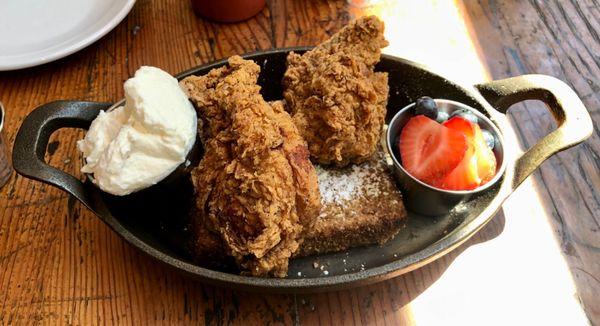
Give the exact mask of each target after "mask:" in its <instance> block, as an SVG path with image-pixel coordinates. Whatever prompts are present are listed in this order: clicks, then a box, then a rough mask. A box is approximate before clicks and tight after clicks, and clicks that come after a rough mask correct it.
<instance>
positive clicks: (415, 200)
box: [384, 99, 506, 216]
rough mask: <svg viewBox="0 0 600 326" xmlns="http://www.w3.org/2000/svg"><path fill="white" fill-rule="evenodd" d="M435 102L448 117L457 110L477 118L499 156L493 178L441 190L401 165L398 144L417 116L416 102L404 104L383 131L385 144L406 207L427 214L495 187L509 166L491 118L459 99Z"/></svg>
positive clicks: (437, 212) (498, 132) (450, 208)
mask: <svg viewBox="0 0 600 326" xmlns="http://www.w3.org/2000/svg"><path fill="white" fill-rule="evenodd" d="M434 101H435V104H436V106H437V108H438V110H439V112H444V113H446V114H447V115H448V116H451V115H452V114H453V113H454V112H457V111H458V112H464V111H467V112H469V113H471V114H473V115H474V116H476V117H477V120H478V125H479V127H480V128H481V129H482V130H487V131H489V132H490V133H491V134H492V135H493V136H494V138H495V140H496V142H495V145H494V148H493V150H492V151H493V152H494V156H495V157H496V163H497V168H496V174H495V175H494V177H493V178H492V179H491V180H489V181H488V182H486V183H485V184H482V185H480V186H479V187H477V188H475V189H472V190H446V189H440V188H437V187H434V186H432V185H430V184H427V183H425V182H423V181H421V180H419V179H417V178H416V177H414V176H413V175H411V174H410V173H409V172H408V171H407V170H406V169H405V168H404V167H403V166H402V164H401V162H402V159H401V155H400V151H399V149H398V146H397V144H398V139H399V136H400V133H401V131H402V128H403V127H404V126H405V125H406V123H407V122H408V120H409V119H410V118H412V117H414V116H415V115H416V114H415V103H411V104H410V105H408V106H406V107H404V108H403V109H402V110H400V111H399V112H398V113H396V115H395V116H394V117H393V118H392V120H391V121H390V123H389V125H388V127H387V128H386V130H385V134H384V142H385V145H384V146H385V148H386V149H387V151H388V152H389V153H390V159H391V162H390V163H391V168H392V170H393V172H394V175H395V177H396V179H397V181H398V183H399V186H400V188H401V189H402V194H403V197H404V203H405V205H406V207H407V208H408V209H409V210H411V211H413V212H415V213H418V214H421V215H427V216H436V215H442V214H447V213H448V212H449V211H451V210H452V209H454V208H455V207H457V205H458V204H460V203H461V202H463V201H466V200H468V199H469V198H471V197H472V196H474V195H476V194H481V193H482V192H484V191H485V190H486V189H489V188H490V187H493V186H494V185H495V184H496V183H497V182H498V180H499V179H500V178H501V176H502V175H503V174H504V169H505V168H506V162H505V160H504V150H503V143H504V142H503V140H502V134H501V133H500V131H499V130H498V128H496V126H495V125H494V123H493V122H492V121H491V120H490V119H489V118H488V117H486V116H485V115H483V114H482V113H481V112H479V111H477V110H475V109H473V108H471V107H469V106H467V105H465V104H462V103H459V102H455V101H451V100H444V99H435V100H434Z"/></svg>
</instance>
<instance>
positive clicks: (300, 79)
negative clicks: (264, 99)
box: [283, 16, 388, 167]
mask: <svg viewBox="0 0 600 326" xmlns="http://www.w3.org/2000/svg"><path fill="white" fill-rule="evenodd" d="M383 29H384V25H383V22H382V21H380V20H379V19H378V18H377V17H375V16H369V17H363V18H360V19H358V20H356V21H353V22H351V23H350V24H349V25H348V26H346V27H344V28H343V29H341V30H340V31H339V32H338V33H336V34H335V35H333V36H332V37H331V39H329V40H328V41H326V42H324V43H322V44H320V45H319V46H317V47H316V48H314V49H313V50H311V51H308V52H306V53H304V54H303V55H299V54H297V53H294V52H291V53H290V54H289V55H288V57H287V70H286V72H285V75H284V78H283V87H284V98H285V101H286V105H287V109H288V110H289V112H290V113H291V114H292V117H293V120H294V122H295V124H296V126H297V127H298V129H299V131H300V133H301V135H302V136H303V137H304V139H306V141H307V142H308V148H309V151H310V154H311V157H312V158H313V159H314V160H315V161H316V162H318V163H322V164H332V165H336V166H340V167H341V166H346V165H348V164H350V163H361V162H364V161H366V160H367V159H368V158H369V157H371V156H372V155H373V153H374V152H375V150H376V146H377V143H378V140H379V138H380V133H381V130H382V127H383V123H384V118H385V112H386V105H387V97H388V84H387V80H388V78H387V74H386V73H383V72H374V66H375V64H376V63H377V62H379V59H380V56H381V48H383V47H385V46H387V45H388V42H387V41H386V40H385V38H384V37H383Z"/></svg>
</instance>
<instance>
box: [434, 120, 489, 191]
mask: <svg viewBox="0 0 600 326" xmlns="http://www.w3.org/2000/svg"><path fill="white" fill-rule="evenodd" d="M444 126H446V127H448V128H451V129H454V130H457V131H460V132H461V133H463V134H464V135H465V136H466V139H467V147H468V148H467V152H466V154H465V156H464V158H463V160H462V161H461V162H460V163H459V164H458V166H457V167H456V168H455V169H454V170H452V171H451V172H450V173H448V175H446V176H445V177H443V178H441V179H439V180H436V181H435V182H434V183H433V185H434V186H436V187H438V188H442V189H448V190H472V189H475V188H477V187H479V186H480V185H482V184H484V183H485V182H487V181H489V180H490V179H491V178H492V177H493V176H494V174H495V173H496V157H495V156H494V153H493V152H492V151H491V150H490V148H489V147H488V146H487V144H486V143H485V139H484V138H483V134H482V132H481V128H480V127H479V125H478V124H475V123H472V122H470V121H468V120H465V119H463V118H460V117H453V118H452V119H450V120H448V121H446V122H445V123H444Z"/></svg>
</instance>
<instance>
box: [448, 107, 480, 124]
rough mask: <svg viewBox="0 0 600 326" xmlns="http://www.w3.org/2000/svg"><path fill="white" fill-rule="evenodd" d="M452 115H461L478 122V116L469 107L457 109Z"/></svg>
mask: <svg viewBox="0 0 600 326" xmlns="http://www.w3.org/2000/svg"><path fill="white" fill-rule="evenodd" d="M450 117H461V118H463V119H465V120H469V121H471V122H472V123H478V119H477V116H476V115H475V114H473V113H472V112H471V111H470V110H468V109H460V110H456V111H454V112H452V114H451V115H450Z"/></svg>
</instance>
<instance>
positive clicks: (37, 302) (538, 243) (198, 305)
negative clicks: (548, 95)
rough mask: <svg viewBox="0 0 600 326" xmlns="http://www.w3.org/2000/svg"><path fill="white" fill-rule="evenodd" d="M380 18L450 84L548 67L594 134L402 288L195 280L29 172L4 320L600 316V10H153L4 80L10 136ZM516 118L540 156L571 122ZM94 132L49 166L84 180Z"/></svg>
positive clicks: (5, 251)
mask: <svg viewBox="0 0 600 326" xmlns="http://www.w3.org/2000/svg"><path fill="white" fill-rule="evenodd" d="M357 2H360V1H357ZM368 13H374V14H377V15H379V16H380V17H381V18H382V19H384V20H385V21H386V26H387V30H386V37H387V38H388V39H389V40H390V42H391V45H390V46H389V48H388V49H386V52H388V53H392V54H395V55H398V56H404V57H407V58H409V59H412V60H416V61H420V62H423V63H426V64H428V65H430V66H432V67H434V68H435V69H438V70H439V71H440V72H441V73H443V74H446V75H448V76H449V77H452V78H455V79H461V80H463V81H465V82H468V83H475V82H480V81H484V80H488V79H498V78H503V77H507V76H514V75H521V74H525V73H544V74H549V75H553V76H556V77H558V78H560V79H562V80H564V81H566V82H567V83H569V84H570V85H572V86H573V88H574V89H575V90H576V91H577V93H578V94H579V96H580V97H581V98H582V100H583V101H584V103H585V104H586V105H587V107H588V109H589V111H590V114H592V117H593V119H594V123H595V133H594V135H593V136H592V138H591V139H590V140H589V141H587V142H586V143H585V144H583V145H581V146H578V147H576V148H574V149H571V150H569V151H566V152H564V153H561V154H559V155H557V156H555V157H553V158H551V159H550V160H548V161H547V162H546V163H545V164H544V165H543V166H542V168H541V170H540V171H539V172H537V173H535V175H534V176H533V177H532V178H530V179H529V180H528V181H527V182H525V184H523V185H522V187H521V188H519V190H518V191H517V192H516V193H515V194H514V195H513V196H512V197H511V198H510V199H509V200H508V201H507V202H506V204H505V205H504V206H503V209H502V211H501V212H500V213H499V214H498V216H496V217H495V218H494V220H493V221H492V222H491V223H490V224H489V225H488V226H487V227H485V229H483V230H482V231H481V232H480V233H479V234H477V235H476V236H475V237H474V238H473V239H471V240H470V241H469V242H468V243H466V244H465V245H463V246H461V247H460V248H459V249H458V250H456V251H455V252H453V253H451V254H450V255H448V256H446V257H444V258H442V259H440V260H439V261H436V262H435V263H432V264H430V265H428V266H426V267H424V268H421V269H419V270H416V271H414V272H412V273H409V274H406V275H403V276H401V277H398V278H395V279H392V280H389V281H386V282H382V283H379V284H375V285H372V286H367V287H362V288H357V289H352V290H346V291H340V292H331V293H321V294H312V295H292V294H290V295H266V294H250V293H244V292H237V291H232V290H228V289H219V288H215V287H212V286H207V285H204V284H201V283H197V282H194V281H192V280H190V279H188V278H186V277H183V276H181V275H179V274H177V273H175V272H173V271H171V270H169V269H167V268H165V267H164V266H162V265H161V264H159V263H157V262H155V261H153V260H151V259H150V258H148V257H146V256H144V255H142V254H140V253H139V252H137V251H135V250H133V249H132V248H131V247H130V246H129V245H127V244H126V243H125V242H124V241H122V240H121V239H120V238H118V237H117V236H116V235H115V234H114V233H113V232H111V231H110V230H109V229H108V227H106V226H105V225H104V224H102V222H100V220H99V219H97V218H96V217H94V216H93V215H92V214H91V213H90V212H89V211H88V210H86V209H85V208H84V207H82V206H81V205H80V204H79V203H78V202H76V200H74V199H73V198H70V197H68V196H67V195H65V194H64V193H63V192H60V191H58V190H56V189H54V188H51V187H49V186H46V185H42V184H41V183H37V182H33V181H31V180H28V179H25V178H22V177H20V176H16V175H15V176H13V178H12V179H11V181H10V182H9V184H8V185H7V186H6V187H4V188H3V189H2V190H0V304H1V309H0V322H1V323H4V324H18V323H38V322H44V323H51V324H67V323H68V324H102V323H111V324H138V325H140V324H141V325H146V324H163V323H164V324H179V323H181V324H192V323H199V322H200V323H201V322H206V323H210V324H229V323H233V324H252V323H260V324H280V323H285V324H306V325H312V324H336V325H341V324H388V325H397V324H405V323H406V324H409V323H419V324H433V325H436V324H540V325H545V324H561V325H577V324H585V323H586V314H587V318H589V319H590V320H591V321H592V323H594V324H600V299H599V298H598V294H600V280H599V279H600V224H599V220H600V173H599V170H600V158H599V157H600V133H599V132H598V125H599V123H600V112H599V108H600V38H599V36H598V35H599V34H600V20H599V17H600V4H599V3H598V1H596V0H583V1H577V0H571V1H510V0H505V1H470V0H465V1H463V2H455V1H452V0H437V1H434V0H430V1H425V0H415V1H407V0H402V1H400V0H399V1H396V2H393V1H378V2H376V3H375V5H374V6H371V7H368V8H358V7H355V6H349V5H348V4H347V2H345V1H338V2H325V1H296V0H272V1H268V6H267V8H265V9H264V10H263V11H262V12H261V13H260V14H259V15H258V16H256V17H255V18H253V19H251V20H249V21H247V22H243V23H239V24H232V25H221V24H214V23H210V22H207V21H205V20H202V19H200V18H197V17H195V16H194V14H193V13H192V11H191V9H190V4H189V1H184V0H161V1H159V0H155V1H149V0H139V1H138V2H137V4H136V5H135V7H134V9H133V11H132V12H131V13H130V14H129V16H128V17H127V18H126V19H125V20H124V21H123V22H122V23H121V24H120V25H119V26H118V27H117V28H116V29H115V30H114V31H112V32H111V33H109V34H108V35H107V36H106V37H104V38H102V39H101V40H100V41H98V42H96V43H95V44H93V45H91V46H89V47H87V48H86V49H84V50H82V51H80V52H79V53H76V54H74V55H71V56H69V57H68V58H65V59H62V60H59V61H57V62H54V63H50V64H47V65H44V66H41V67H37V68H32V69H26V70H21V71H15V72H3V73H0V101H2V102H4V104H5V106H6V108H7V111H8V112H7V114H8V121H7V123H6V131H5V132H6V136H7V139H8V143H10V144H12V142H13V141H14V137H15V133H16V131H17V128H18V127H19V125H20V124H21V122H22V120H23V118H24V117H25V116H26V115H27V114H28V113H29V112H30V111H31V110H32V109H33V108H35V107H36V106H38V105H40V104H43V103H46V102H49V101H52V100H57V99H82V100H95V101H115V100H118V99H120V98H121V97H122V96H123V89H122V83H123V82H124V81H125V80H126V79H127V78H128V77H130V76H131V75H132V73H133V72H134V71H135V70H136V69H137V68H138V67H139V66H140V65H154V66H158V67H161V68H163V69H165V70H167V71H169V72H171V73H177V72H179V71H182V70H185V69H188V68H190V67H193V66H197V65H200V64H204V63H207V62H211V61H213V60H216V59H220V58H223V57H227V56H230V55H232V54H240V53H245V52H250V51H255V50H259V49H268V48H273V47H286V46H294V45H314V44H316V43H318V42H320V41H322V40H324V39H326V38H327V37H328V35H331V34H332V33H334V32H335V31H336V30H338V29H339V28H340V27H341V26H343V25H344V24H345V23H347V22H348V20H349V19H351V18H353V17H356V16H359V15H364V14H368ZM512 117H513V118H514V121H515V123H514V133H515V134H516V135H517V136H518V137H519V139H521V141H522V144H523V145H524V146H525V147H527V146H529V145H530V144H532V143H534V142H535V141H536V140H537V139H539V138H540V137H542V136H543V135H545V134H547V133H548V132H549V131H550V130H552V129H553V128H554V127H555V126H554V122H553V120H552V119H551V117H550V115H549V114H548V113H547V112H546V111H545V110H544V109H543V108H542V107H541V104H540V103H537V102H531V103H529V102H527V103H525V104H520V105H518V108H515V110H513V114H512ZM81 136H82V133H81V131H76V130H62V131H60V132H58V133H57V134H55V135H54V136H53V140H52V142H51V144H50V146H49V153H48V154H47V159H48V161H49V162H50V163H51V164H52V165H54V166H57V167H59V168H61V169H64V170H66V171H68V172H70V173H73V174H76V175H80V174H78V170H79V168H80V164H79V160H78V153H77V151H76V149H75V141H76V139H78V138H79V137H81ZM580 303H581V304H580ZM582 307H583V309H582ZM584 310H585V314H584Z"/></svg>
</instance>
